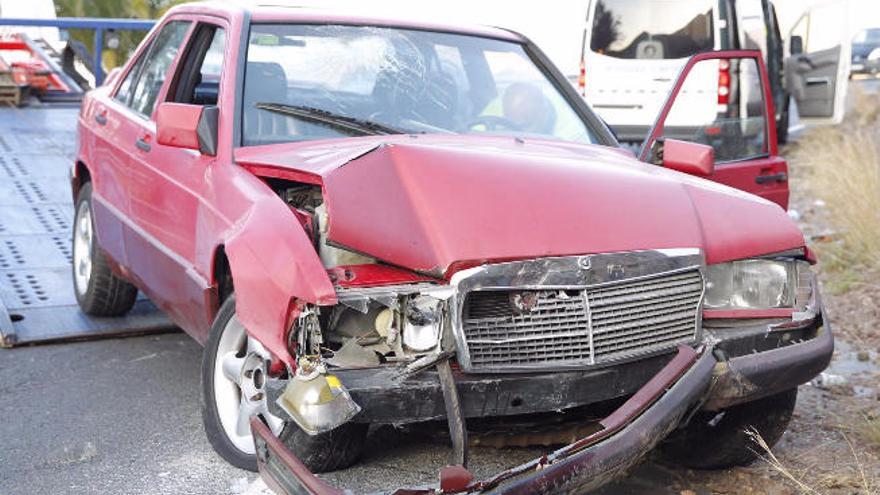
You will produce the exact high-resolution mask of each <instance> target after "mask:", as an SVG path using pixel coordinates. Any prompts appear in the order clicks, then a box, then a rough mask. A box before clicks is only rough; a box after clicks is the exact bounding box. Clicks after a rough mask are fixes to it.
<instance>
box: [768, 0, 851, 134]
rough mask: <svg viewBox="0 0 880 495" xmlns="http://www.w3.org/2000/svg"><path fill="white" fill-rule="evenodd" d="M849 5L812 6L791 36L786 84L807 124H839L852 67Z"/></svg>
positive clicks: (801, 116)
mask: <svg viewBox="0 0 880 495" xmlns="http://www.w3.org/2000/svg"><path fill="white" fill-rule="evenodd" d="M849 38H850V36H849V9H848V5H847V2H845V1H839V0H838V1H834V2H825V3H821V4H818V5H816V6H813V7H811V8H810V9H809V10H807V11H806V12H804V14H803V15H801V17H800V18H799V19H798V20H797V22H795V23H794V26H793V27H792V29H791V31H790V32H789V37H788V54H789V56H788V57H787V58H786V59H785V83H786V87H787V88H788V91H789V93H790V94H791V96H792V99H793V100H794V101H795V103H796V104H797V110H798V115H799V116H800V119H801V121H802V122H803V123H805V124H839V123H840V121H842V120H843V115H844V112H845V110H846V108H845V103H846V90H847V84H848V80H849V71H850V64H851V60H850V59H851V55H850V54H851V50H852V46H851V45H850V39H849Z"/></svg>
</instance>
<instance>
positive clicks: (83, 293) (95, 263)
mask: <svg viewBox="0 0 880 495" xmlns="http://www.w3.org/2000/svg"><path fill="white" fill-rule="evenodd" d="M74 211H75V212H76V213H75V217H74V222H73V228H74V232H73V236H72V241H71V252H72V253H73V258H74V261H73V263H72V270H71V275H72V276H73V292H74V294H75V295H76V302H77V303H79V307H80V308H81V309H82V311H83V312H84V313H86V314H89V315H92V316H122V315H124V314H125V313H128V311H129V310H131V307H132V306H134V302H135V299H136V298H137V292H138V290H137V287H135V286H134V285H132V284H130V283H128V281H126V280H124V279H122V278H120V277H118V276H117V275H116V274H115V273H113V270H111V269H110V265H109V264H108V263H107V258H106V256H105V254H104V251H103V250H101V247H100V246H98V240H97V235H96V233H95V221H94V214H93V213H92V184H91V183H90V182H87V183H85V184H83V186H82V187H81V188H80V190H79V194H78V195H77V197H76V209H75V210H74ZM86 214H87V215H88V224H89V226H88V228H89V229H90V230H89V235H88V239H89V240H88V241H82V242H83V243H84V244H79V247H78V243H77V236H78V232H77V230H78V229H79V228H80V220H81V218H82V215H86ZM83 221H85V220H84V219H83ZM84 245H85V246H88V247H83V246H84ZM80 249H87V250H88V256H89V259H90V261H91V263H90V269H84V271H85V272H87V273H88V275H87V279H86V280H87V281H84V280H83V279H82V275H80V277H78V276H77V271H78V270H79V269H81V268H82V267H80V266H78V263H77V260H78V259H79V258H78V256H79V254H78V253H79V250H80Z"/></svg>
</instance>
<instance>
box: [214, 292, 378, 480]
mask: <svg viewBox="0 0 880 495" xmlns="http://www.w3.org/2000/svg"><path fill="white" fill-rule="evenodd" d="M234 315H235V294H232V295H230V296H229V297H228V298H227V299H226V301H225V302H224V303H223V305H222V306H221V307H220V311H219V312H218V313H217V316H216V317H215V319H214V323H213V325H212V326H211V333H210V335H209V336H208V342H207V343H206V344H205V352H204V354H203V357H202V394H201V395H202V404H201V405H202V421H203V422H204V425H205V434H206V435H207V437H208V441H209V442H210V443H211V446H212V447H213V448H214V450H215V451H216V452H217V454H218V455H220V457H222V458H223V459H225V460H226V461H227V462H229V463H230V464H232V465H233V466H236V467H239V468H241V469H247V470H249V471H256V470H257V458H256V456H255V455H254V454H251V453H246V452H244V451H242V450H240V449H239V448H237V447H236V446H235V444H234V443H233V442H232V441H231V440H230V438H229V436H228V435H227V434H226V432H225V431H224V429H223V425H222V422H221V420H220V414H219V412H218V405H217V401H216V397H215V393H214V392H215V389H214V370H215V369H216V366H215V361H216V360H217V354H218V349H219V347H220V342H221V337H222V334H223V331H224V329H225V328H226V327H227V323H228V322H229V320H230V319H232V317H233V316H234ZM284 419H285V420H287V419H288V418H284ZM367 428H368V425H366V424H357V423H348V424H344V425H342V426H340V427H338V428H336V429H334V430H331V431H329V432H326V433H321V434H319V435H315V436H311V435H309V434H307V433H305V432H304V431H303V430H301V429H300V428H299V427H298V426H296V424H295V423H293V422H292V421H289V420H288V421H286V424H285V426H284V428H283V430H281V433H280V435H279V437H280V438H281V439H282V440H283V441H284V443H285V444H286V445H287V446H288V448H290V449H291V451H292V452H293V453H294V454H295V455H296V456H297V457H298V458H299V459H300V460H301V461H302V462H303V464H305V465H306V466H307V467H308V468H309V469H310V470H311V471H312V472H314V473H322V472H326V471H335V470H337V469H343V468H346V467H348V466H351V465H352V464H354V463H355V462H356V461H357V460H358V458H359V457H360V454H361V452H362V451H363V446H364V440H365V439H366V434H367Z"/></svg>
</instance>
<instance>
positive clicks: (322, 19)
mask: <svg viewBox="0 0 880 495" xmlns="http://www.w3.org/2000/svg"><path fill="white" fill-rule="evenodd" d="M183 12H189V13H200V14H221V13H223V14H226V15H243V14H244V13H248V14H250V18H251V22H278V23H301V24H341V25H354V26H381V27H396V28H403V29H416V30H424V31H438V32H446V33H456V34H466V35H472V36H480V37H485V38H494V39H500V40H506V41H514V42H524V41H526V38H525V37H524V36H522V35H521V34H519V33H516V32H514V31H511V30H508V29H503V28H499V27H493V26H482V25H469V24H459V23H443V22H434V21H425V20H423V19H415V18H411V17H406V16H397V15H384V14H383V15H377V14H371V13H369V12H367V11H359V10H357V9H346V10H345V11H342V10H341V9H338V8H333V7H316V6H304V5H296V4H282V3H274V4H268V3H267V4H254V3H242V2H238V1H232V2H228V1H227V2H217V1H207V2H196V3H187V4H182V5H178V6H176V7H174V8H172V9H171V10H170V11H169V14H171V13H183Z"/></svg>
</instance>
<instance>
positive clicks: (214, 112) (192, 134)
mask: <svg viewBox="0 0 880 495" xmlns="http://www.w3.org/2000/svg"><path fill="white" fill-rule="evenodd" d="M219 113H220V111H219V109H218V108H217V107H215V106H202V105H188V104H185V103H160V104H159V109H158V110H157V111H156V134H157V137H156V141H157V142H158V143H159V144H161V145H165V146H173V147H175V148H185V149H191V150H196V151H198V152H200V153H202V154H203V155H210V156H215V155H216V154H217V117H218V115H219Z"/></svg>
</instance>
